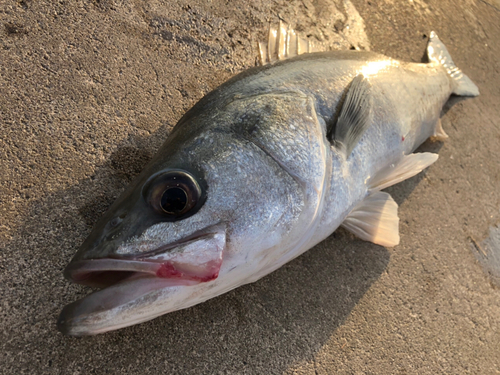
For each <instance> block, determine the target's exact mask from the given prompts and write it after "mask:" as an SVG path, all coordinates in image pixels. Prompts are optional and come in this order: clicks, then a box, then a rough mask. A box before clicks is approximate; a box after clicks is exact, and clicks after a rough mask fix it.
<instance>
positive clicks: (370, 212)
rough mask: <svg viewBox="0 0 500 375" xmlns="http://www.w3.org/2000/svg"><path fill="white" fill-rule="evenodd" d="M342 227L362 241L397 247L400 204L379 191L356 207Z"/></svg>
mask: <svg viewBox="0 0 500 375" xmlns="http://www.w3.org/2000/svg"><path fill="white" fill-rule="evenodd" d="M342 226H343V227H344V228H346V229H347V230H348V231H349V232H351V233H353V234H355V235H356V236H358V237H359V238H361V239H362V240H365V241H370V242H373V243H375V244H377V245H381V246H388V247H391V246H396V245H397V244H399V217H398V204H397V203H396V202H394V199H392V197H391V196H390V195H389V194H387V193H384V192H380V191H377V192H375V193H373V194H371V195H369V196H367V197H366V198H365V199H364V200H363V201H362V202H361V203H359V204H358V205H357V206H356V207H354V209H353V210H352V211H351V212H350V213H349V215H348V216H347V217H346V219H345V220H344V222H343V223H342Z"/></svg>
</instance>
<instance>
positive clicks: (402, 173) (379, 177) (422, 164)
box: [368, 152, 438, 191]
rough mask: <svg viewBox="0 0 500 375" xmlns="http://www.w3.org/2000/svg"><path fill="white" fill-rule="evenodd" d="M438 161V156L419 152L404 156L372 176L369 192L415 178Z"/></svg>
mask: <svg viewBox="0 0 500 375" xmlns="http://www.w3.org/2000/svg"><path fill="white" fill-rule="evenodd" d="M437 159H438V154H433V153H431V152H421V153H416V154H410V155H404V156H403V157H402V158H401V160H400V161H399V162H398V163H396V164H390V165H388V166H386V167H385V168H382V169H381V170H380V171H378V172H377V174H376V175H375V176H373V177H372V178H371V179H370V181H369V182H368V184H369V190H370V191H378V190H382V189H385V188H387V187H389V186H392V185H394V184H397V183H398V182H401V181H404V180H406V179H408V178H410V177H413V176H415V175H416V174H418V173H420V172H421V171H422V170H424V169H425V168H427V167H428V166H429V165H431V164H432V163H434V162H435V161H436V160H437Z"/></svg>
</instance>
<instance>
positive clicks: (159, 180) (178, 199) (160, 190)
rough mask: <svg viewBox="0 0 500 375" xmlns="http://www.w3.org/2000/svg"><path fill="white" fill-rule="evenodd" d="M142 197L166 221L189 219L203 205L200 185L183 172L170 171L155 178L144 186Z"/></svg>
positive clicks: (192, 177)
mask: <svg viewBox="0 0 500 375" xmlns="http://www.w3.org/2000/svg"><path fill="white" fill-rule="evenodd" d="M144 196H145V198H146V200H147V201H148V203H149V204H150V206H151V207H152V208H153V209H154V210H155V211H156V212H157V213H158V214H160V215H162V216H163V217H164V218H165V219H166V220H168V221H175V220H181V219H184V218H186V217H189V216H191V215H193V214H194V213H196V212H197V211H198V210H199V209H200V207H201V206H202V205H203V203H204V194H203V190H202V188H201V186H200V184H199V183H198V181H197V180H196V178H195V177H194V176H193V175H192V174H191V173H189V172H186V171H183V170H170V171H168V172H164V173H161V174H159V175H157V176H155V177H154V178H153V179H152V180H151V181H149V182H148V183H147V184H146V185H145V189H144Z"/></svg>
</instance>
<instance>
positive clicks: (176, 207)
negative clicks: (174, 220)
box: [160, 186, 188, 215]
mask: <svg viewBox="0 0 500 375" xmlns="http://www.w3.org/2000/svg"><path fill="white" fill-rule="evenodd" d="M187 204H188V196H187V193H186V191H185V190H184V189H183V188H182V187H177V186H174V187H169V188H168V189H167V190H165V191H164V192H163V195H162V196H161V202H160V206H161V208H162V210H163V211H165V213H167V214H170V215H176V214H179V213H181V212H182V211H184V209H185V208H186V206H187Z"/></svg>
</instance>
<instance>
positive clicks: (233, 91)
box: [58, 33, 479, 335]
mask: <svg viewBox="0 0 500 375" xmlns="http://www.w3.org/2000/svg"><path fill="white" fill-rule="evenodd" d="M297 45H298V44H297ZM273 48H274V44H273ZM427 52H428V57H429V61H430V62H429V63H428V64H415V63H405V62H399V61H396V60H393V59H391V58H388V57H385V56H382V55H379V54H376V53H372V52H359V51H343V52H319V53H310V54H303V55H300V56H295V57H291V58H288V59H286V60H283V61H277V62H274V63H272V64H268V65H265V66H262V67H257V68H253V69H249V70H247V71H245V72H243V73H241V74H239V75H237V76H235V77H234V78H232V79H230V80H229V81H227V82H226V83H224V84H223V85H222V86H220V87H219V88H217V89H216V90H214V91H213V92H211V93H209V94H208V95H206V96H205V97H204V98H202V99H201V100H200V101H199V102H198V103H197V104H196V105H195V106H194V107H193V108H192V109H191V110H189V111H188V112H187V113H186V114H185V115H184V117H182V119H181V120H180V121H179V123H178V124H177V125H176V126H175V128H174V129H173V130H172V133H171V134H170V136H169V137H168V139H167V140H166V142H165V143H164V145H163V146H162V147H161V149H160V150H159V152H158V154H157V155H156V157H155V158H154V159H153V160H152V161H151V162H150V163H149V164H148V165H147V166H146V168H145V169H144V171H143V172H142V173H141V174H140V175H139V176H138V177H137V179H136V180H135V182H133V183H132V184H131V185H130V186H129V187H128V189H127V190H126V191H125V192H124V193H123V195H122V196H121V197H120V198H119V199H118V200H117V201H116V202H115V203H114V204H113V205H112V206H111V208H110V209H109V211H108V212H107V213H106V214H105V215H104V216H103V217H102V219H100V221H99V222H98V223H97V224H96V226H95V228H94V230H93V231H92V233H91V234H90V236H89V237H88V238H87V240H86V241H85V242H84V243H83V245H82V247H81V248H80V250H79V251H78V252H77V254H76V255H75V256H74V258H73V259H72V261H71V263H70V264H69V265H68V267H67V268H66V270H65V276H66V277H67V278H68V279H70V280H71V281H73V282H76V283H81V284H85V285H91V286H100V287H103V289H102V290H100V291H97V292H94V293H92V294H90V295H89V296H87V297H85V298H83V299H81V300H79V301H76V302H74V303H72V304H70V305H68V306H66V307H65V308H64V309H63V311H62V313H61V315H60V317H59V321H58V327H59V329H60V330H61V331H62V332H63V333H65V334H69V335H93V334H98V333H102V332H106V331H110V330H115V329H119V328H122V327H126V326H130V325H133V324H137V323H140V322H144V321H147V320H150V319H153V318H155V317H157V316H159V315H162V314H165V313H168V312H171V311H174V310H179V309H184V308H187V307H190V306H193V305H196V304H198V303H200V302H203V301H205V300H207V299H209V298H213V297H215V296H218V295H220V294H222V293H225V292H227V291H229V290H231V289H233V288H236V287H238V286H240V285H243V284H246V283H251V282H253V281H256V280H258V279H260V278H261V277H263V276H265V275H267V274H269V273H270V272H272V271H274V270H276V269H277V268H279V267H281V266H282V265H283V264H285V263H286V262H288V261H290V260H292V259H293V258H295V257H297V256H299V255H300V254H302V253H303V252H305V251H306V250H308V249H310V248H311V247H313V246H314V245H316V244H317V243H319V242H320V241H322V240H324V239H325V238H326V237H328V236H329V235H330V234H331V233H332V232H333V231H335V229H337V228H338V227H339V226H340V225H342V226H344V227H345V228H347V229H348V230H350V231H351V232H353V233H355V234H356V235H358V236H359V237H360V238H362V239H364V240H368V241H372V242H374V243H376V244H379V245H382V246H395V245H397V244H398V242H399V233H398V224H399V219H398V216H397V204H396V203H395V202H394V200H393V199H392V198H391V197H390V195H389V194H387V193H385V192H381V191H380V190H382V189H384V188H386V187H388V186H391V185H393V184H395V183H397V182H400V181H403V180H405V179H407V178H409V177H411V176H413V175H415V174H417V173H419V172H420V171H421V170H422V169H424V168H426V167H428V166H429V165H430V164H432V163H433V162H434V161H436V159H437V155H436V154H431V153H416V154H415V153H412V152H413V151H414V150H415V149H416V148H417V147H418V146H419V145H420V144H421V143H422V142H423V141H425V140H426V139H427V138H429V137H431V136H435V137H437V138H439V139H444V138H446V134H445V133H444V131H443V130H442V128H441V125H440V120H439V114H440V111H441V108H442V106H443V105H444V103H445V102H446V101H447V100H448V98H449V96H450V95H451V94H456V95H463V96H476V95H478V94H479V91H478V89H477V87H476V86H475V85H474V84H473V83H472V81H471V80H470V79H469V78H468V77H466V76H465V75H464V74H462V72H461V71H460V70H459V69H458V68H457V67H456V66H455V64H454V63H453V61H452V59H451V57H450V55H449V54H448V52H447V50H446V48H445V47H444V45H443V44H442V43H441V41H440V40H439V39H438V37H437V36H436V34H435V33H432V34H431V36H430V40H429V44H428V47H427ZM292 55H297V52H296V49H295V52H293V53H292Z"/></svg>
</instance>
